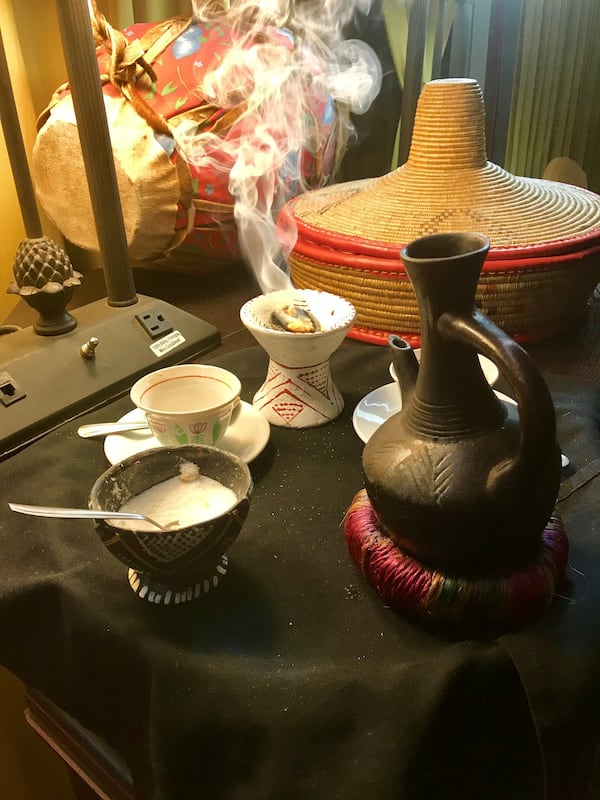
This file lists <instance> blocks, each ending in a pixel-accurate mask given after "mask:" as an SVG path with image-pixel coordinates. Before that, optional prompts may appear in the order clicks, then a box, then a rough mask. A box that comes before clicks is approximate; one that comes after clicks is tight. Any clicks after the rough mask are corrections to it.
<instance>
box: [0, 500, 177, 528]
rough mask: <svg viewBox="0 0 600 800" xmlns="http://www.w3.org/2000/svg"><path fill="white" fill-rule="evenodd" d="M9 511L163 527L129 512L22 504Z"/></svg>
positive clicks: (15, 504)
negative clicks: (142, 522)
mask: <svg viewBox="0 0 600 800" xmlns="http://www.w3.org/2000/svg"><path fill="white" fill-rule="evenodd" d="M8 506H9V508H10V509H11V511H17V512H18V513H19V514H29V515H30V516H32V517H57V518H59V519H140V520H144V521H145V522H149V523H150V524H151V525H155V526H156V527H157V528H160V530H165V528H164V526H163V525H161V524H160V523H158V522H155V521H154V520H153V519H150V517H147V516H146V515H145V514H136V513H134V512H132V511H131V512H130V511H100V510H98V509H93V508H56V507H54V506H30V505H23V504H22V503H9V504H8Z"/></svg>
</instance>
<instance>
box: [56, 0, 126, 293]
mask: <svg viewBox="0 0 600 800" xmlns="http://www.w3.org/2000/svg"><path fill="white" fill-rule="evenodd" d="M57 9H58V22H59V27H60V33H61V39H62V43H63V50H64V56H65V63H66V66H67V74H68V76H69V84H70V87H71V94H72V97H73V107H74V109H75V116H76V118H77V129H78V132H79V139H80V141H81V150H82V152H83V160H84V163H85V171H86V177H87V182H88V186H89V190H90V196H91V200H92V209H93V211H94V220H95V222H96V231H97V234H98V242H99V245H100V253H101V255H102V262H103V268H104V276H105V280H106V290H107V294H108V298H107V299H108V304H109V305H111V306H129V305H133V304H134V303H136V302H137V296H136V292H135V284H134V281H133V271H132V269H131V265H130V263H129V255H128V252H127V236H126V233H125V225H124V222H123V212H122V209H121V200H120V197H119V187H118V183H117V174H116V170H115V164H114V160H113V155H112V149H111V143H110V133H109V130H108V122H107V120H106V113H105V110H104V99H103V94H102V84H101V82H100V75H99V72H98V62H97V60H96V48H95V45H94V37H93V35H92V26H91V20H90V12H89V6H88V3H87V1H86V0H58V2H57Z"/></svg>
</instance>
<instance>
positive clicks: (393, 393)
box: [352, 381, 515, 444]
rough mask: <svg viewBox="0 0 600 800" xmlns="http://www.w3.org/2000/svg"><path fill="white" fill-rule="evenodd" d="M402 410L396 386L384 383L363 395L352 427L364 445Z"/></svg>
mask: <svg viewBox="0 0 600 800" xmlns="http://www.w3.org/2000/svg"><path fill="white" fill-rule="evenodd" d="M494 394H495V395H496V397H497V398H498V399H499V400H502V402H503V403H506V404H507V405H512V406H514V405H515V401H514V400H513V399H512V397H508V396H507V395H505V394H502V392H498V391H496V390H495V389H494ZM401 408H402V395H401V393H400V388H399V386H398V384H397V383H396V382H395V381H394V383H386V384H385V386H379V387H378V388H377V389H373V391H372V392H369V394H367V395H365V397H363V398H362V400H361V401H360V402H359V403H358V405H357V406H356V408H355V409H354V412H353V414H352V425H353V426H354V430H355V431H356V434H357V436H358V438H359V439H361V440H362V441H363V442H364V443H365V444H366V443H367V442H368V441H369V439H370V438H371V436H372V435H373V434H374V433H375V431H376V430H377V428H379V426H380V425H383V423H384V422H385V421H386V420H388V419H389V418H390V417H391V416H392V415H393V414H396V413H397V412H398V411H400V409H401Z"/></svg>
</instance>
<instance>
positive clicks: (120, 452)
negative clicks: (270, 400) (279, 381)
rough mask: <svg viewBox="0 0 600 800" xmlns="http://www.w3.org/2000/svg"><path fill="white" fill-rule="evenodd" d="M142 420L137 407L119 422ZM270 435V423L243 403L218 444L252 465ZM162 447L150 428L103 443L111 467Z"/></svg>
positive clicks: (119, 434) (108, 438)
mask: <svg viewBox="0 0 600 800" xmlns="http://www.w3.org/2000/svg"><path fill="white" fill-rule="evenodd" d="M143 419H144V414H143V412H142V411H140V410H139V409H138V408H134V409H133V410H132V411H129V412H128V413H127V414H125V415H124V416H122V417H121V419H120V420H119V422H135V421H138V420H139V421H142V420H143ZM270 435H271V427H270V425H269V422H268V420H267V419H266V418H265V417H264V416H263V415H262V414H261V413H260V411H258V410H257V409H256V408H254V406H252V405H251V404H250V403H246V402H244V401H242V409H241V412H240V414H239V416H238V418H237V419H236V421H235V422H234V423H232V424H231V425H229V427H228V428H227V431H226V433H225V436H224V437H223V439H222V440H221V441H220V442H219V448H220V449H221V450H227V451H228V452H230V453H233V454H234V455H236V456H239V457H240V458H241V459H242V461H245V462H246V463H249V462H250V461H252V460H253V459H255V458H256V457H257V456H258V455H259V454H260V453H262V451H263V450H264V449H265V447H266V446H267V442H268V441H269V436H270ZM160 446H161V445H160V443H159V442H158V440H157V439H155V438H154V436H153V435H152V433H151V432H150V430H149V429H143V430H139V431H129V432H128V433H118V434H111V435H110V436H107V437H106V439H105V440H104V452H105V454H106V457H107V458H108V460H109V461H110V463H111V464H116V463H117V462H119V461H123V459H124V458H127V457H128V456H132V455H136V454H137V453H142V452H143V451H144V450H150V449H151V448H152V447H160Z"/></svg>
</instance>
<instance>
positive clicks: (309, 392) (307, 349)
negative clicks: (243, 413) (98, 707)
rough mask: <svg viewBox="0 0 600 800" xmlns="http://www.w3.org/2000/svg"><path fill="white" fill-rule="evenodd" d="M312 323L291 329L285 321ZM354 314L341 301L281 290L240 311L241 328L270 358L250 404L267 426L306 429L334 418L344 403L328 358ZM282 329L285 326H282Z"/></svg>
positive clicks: (315, 293)
mask: <svg viewBox="0 0 600 800" xmlns="http://www.w3.org/2000/svg"><path fill="white" fill-rule="evenodd" d="M290 312H291V316H292V319H294V318H295V319H300V320H306V319H310V320H311V321H312V323H313V324H312V328H313V329H312V330H310V326H309V327H308V330H306V329H305V328H304V326H300V330H292V329H290V327H295V326H294V325H291V326H290V325H289V323H287V322H286V320H288V319H289V317H290ZM355 316H356V311H355V309H354V306H353V305H352V304H351V303H349V302H348V301H347V300H344V299H343V298H342V297H338V296H337V295H335V294H330V293H329V292H320V291H316V290H313V289H282V290H280V291H276V292H268V293H267V294H262V295H259V296H258V297H255V298H253V299H252V300H249V301H248V302H247V303H245V304H244V305H243V306H242V309H241V311H240V317H241V320H242V322H243V324H244V325H245V326H246V328H247V329H248V330H249V331H250V333H251V334H252V335H253V336H254V338H255V339H256V341H257V342H258V343H259V344H260V345H261V347H263V348H264V350H265V351H266V352H267V354H268V356H269V366H268V369H267V376H266V378H265V380H264V382H263V384H262V386H261V387H260V389H259V390H258V391H257V392H256V394H255V395H254V399H253V404H254V406H255V407H257V408H258V409H260V411H261V412H262V413H263V414H264V415H265V416H266V417H267V419H268V420H269V422H271V423H272V424H274V425H278V426H280V427H287V428H309V427H315V426H317V425H323V424H324V423H326V422H330V421H331V420H333V419H335V418H336V417H337V416H338V415H339V414H340V412H341V411H342V409H343V407H344V400H343V398H342V395H341V394H340V392H339V390H338V388H337V386H336V385H335V383H334V382H333V378H332V375H331V370H330V367H329V359H330V356H331V355H332V354H333V353H334V352H335V351H336V350H337V348H338V347H339V346H340V344H341V343H342V341H343V339H344V337H345V336H346V334H347V333H348V331H349V330H350V328H351V326H352V324H353V322H354V318H355ZM286 325H287V327H286Z"/></svg>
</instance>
